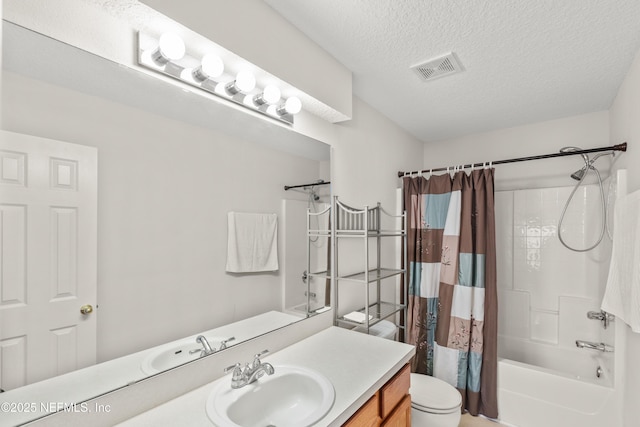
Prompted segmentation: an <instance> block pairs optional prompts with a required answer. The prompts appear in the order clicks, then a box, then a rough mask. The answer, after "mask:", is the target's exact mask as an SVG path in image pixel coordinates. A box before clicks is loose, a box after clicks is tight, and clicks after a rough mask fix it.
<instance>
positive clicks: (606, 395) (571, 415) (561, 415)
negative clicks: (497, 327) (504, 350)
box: [498, 359, 622, 427]
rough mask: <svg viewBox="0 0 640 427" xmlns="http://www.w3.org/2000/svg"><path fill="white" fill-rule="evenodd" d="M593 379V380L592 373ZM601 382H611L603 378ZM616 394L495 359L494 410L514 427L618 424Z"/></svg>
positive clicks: (563, 377) (614, 425)
mask: <svg viewBox="0 0 640 427" xmlns="http://www.w3.org/2000/svg"><path fill="white" fill-rule="evenodd" d="M593 377H594V378H593V381H601V379H596V377H595V374H594V376H593ZM603 383H605V384H606V383H609V384H610V383H611V381H610V380H609V379H606V378H605V379H603ZM617 400H618V396H617V394H616V393H615V390H614V389H613V388H612V387H610V386H607V385H601V384H595V383H593V382H588V381H585V380H584V379H576V378H572V377H570V376H567V375H564V374H561V373H557V372H554V371H551V370H548V369H544V368H538V367H535V366H532V365H527V364H524V363H520V362H515V361H512V360H506V359H501V360H499V361H498V410H499V413H500V415H499V419H500V422H502V423H503V424H507V425H511V426H517V427H540V426H545V427H567V426H580V427H602V426H608V427H609V426H610V427H616V426H621V425H622V424H621V420H620V412H619V411H618V410H617Z"/></svg>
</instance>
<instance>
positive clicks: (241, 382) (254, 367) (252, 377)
mask: <svg viewBox="0 0 640 427" xmlns="http://www.w3.org/2000/svg"><path fill="white" fill-rule="evenodd" d="M268 352H269V350H264V351H262V352H260V353H258V354H256V355H255V356H254V357H253V363H251V364H248V363H247V364H246V365H245V366H244V369H242V365H241V364H240V363H236V364H235V365H232V366H228V367H227V368H225V370H224V373H225V374H226V373H228V372H229V371H231V370H233V374H232V375H231V388H242V387H244V386H246V385H247V384H251V383H253V382H256V381H257V380H258V379H259V378H260V377H262V376H263V375H264V374H267V375H273V374H274V372H275V369H273V366H272V365H271V363H262V362H261V361H260V356H262V355H264V354H266V353H268Z"/></svg>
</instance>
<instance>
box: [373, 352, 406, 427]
mask: <svg viewBox="0 0 640 427" xmlns="http://www.w3.org/2000/svg"><path fill="white" fill-rule="evenodd" d="M410 382H411V371H410V369H409V365H408V364H407V365H404V368H402V369H401V370H400V371H399V372H398V373H397V374H396V375H395V376H394V377H393V378H391V379H390V380H389V382H388V383H386V384H385V385H384V386H383V387H382V389H380V416H381V417H382V419H385V418H387V416H388V415H389V414H390V413H391V411H393V408H395V407H396V405H397V404H398V403H399V402H400V401H401V400H402V399H403V398H404V397H405V396H406V395H407V394H409V385H410Z"/></svg>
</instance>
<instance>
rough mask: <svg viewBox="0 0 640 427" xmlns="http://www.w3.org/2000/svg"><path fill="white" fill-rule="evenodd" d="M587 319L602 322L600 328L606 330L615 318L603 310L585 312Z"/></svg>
mask: <svg viewBox="0 0 640 427" xmlns="http://www.w3.org/2000/svg"><path fill="white" fill-rule="evenodd" d="M587 318H589V319H592V320H599V321H601V322H602V326H603V327H604V328H605V329H607V326H609V323H611V322H612V321H613V319H614V318H615V316H614V315H613V314H609V313H607V312H606V311H604V310H600V311H589V312H587Z"/></svg>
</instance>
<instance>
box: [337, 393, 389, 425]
mask: <svg viewBox="0 0 640 427" xmlns="http://www.w3.org/2000/svg"><path fill="white" fill-rule="evenodd" d="M379 407H380V397H379V393H377V392H376V394H374V395H373V397H372V398H371V399H369V400H368V401H367V403H365V404H364V405H363V406H362V407H361V408H360V409H358V412H356V413H355V414H353V416H352V417H351V418H349V421H347V422H346V423H344V424H343V425H342V427H380V415H379V411H378V408H379Z"/></svg>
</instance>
